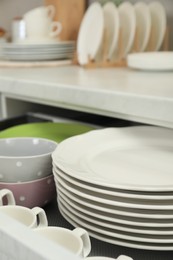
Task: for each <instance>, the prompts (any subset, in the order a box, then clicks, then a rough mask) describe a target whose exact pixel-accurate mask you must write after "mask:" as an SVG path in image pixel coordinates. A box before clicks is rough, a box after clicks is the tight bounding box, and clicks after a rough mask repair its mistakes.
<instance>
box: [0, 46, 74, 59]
mask: <svg viewBox="0 0 173 260" xmlns="http://www.w3.org/2000/svg"><path fill="white" fill-rule="evenodd" d="M73 55H74V44H72V43H69V44H68V43H66V42H64V43H63V42H62V43H60V44H56V43H54V44H41V45H40V44H6V45H3V47H2V57H3V58H4V59H7V60H19V61H25V60H30V61H35V60H36V61H37V60H55V59H63V58H64V59H65V58H72V57H73Z"/></svg>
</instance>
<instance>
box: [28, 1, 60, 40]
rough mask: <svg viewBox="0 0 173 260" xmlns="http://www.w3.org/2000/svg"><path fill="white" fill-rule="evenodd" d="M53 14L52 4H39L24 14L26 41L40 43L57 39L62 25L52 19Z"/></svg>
mask: <svg viewBox="0 0 173 260" xmlns="http://www.w3.org/2000/svg"><path fill="white" fill-rule="evenodd" d="M54 15H55V7H54V6H53V5H49V6H40V7H37V8H35V9H32V10H30V11H29V12H27V13H25V14H24V21H25V27H26V39H27V40H28V42H29V41H30V42H38V43H41V42H49V41H50V42H51V41H55V40H57V37H58V35H59V34H60V33H61V30H62V25H61V23H60V22H58V21H53V18H54Z"/></svg>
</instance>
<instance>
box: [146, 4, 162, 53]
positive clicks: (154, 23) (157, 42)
mask: <svg viewBox="0 0 173 260" xmlns="http://www.w3.org/2000/svg"><path fill="white" fill-rule="evenodd" d="M148 7H149V10H150V14H151V34H150V40H149V43H148V47H147V49H149V51H158V50H159V49H160V47H161V45H162V43H163V40H164V36H165V32H166V26H167V18H166V10H165V8H164V5H163V4H161V3H160V2H158V1H154V2H151V3H149V5H148Z"/></svg>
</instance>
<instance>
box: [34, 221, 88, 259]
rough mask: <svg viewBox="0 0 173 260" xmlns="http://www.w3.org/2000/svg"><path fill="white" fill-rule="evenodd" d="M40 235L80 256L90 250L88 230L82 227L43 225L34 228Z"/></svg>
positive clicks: (83, 255) (86, 254) (85, 254)
mask: <svg viewBox="0 0 173 260" xmlns="http://www.w3.org/2000/svg"><path fill="white" fill-rule="evenodd" d="M34 232H37V233H38V234H40V235H41V236H43V237H45V238H47V239H49V240H51V241H53V242H54V243H56V244H57V245H60V246H62V247H64V248H66V249H67V250H69V251H71V252H73V253H74V254H75V255H78V256H80V257H86V256H88V254H89V253H90V251H91V242H90V238H89V235H88V232H87V231H86V230H85V229H83V228H75V229H74V230H68V229H66V228H61V227H52V226H49V227H45V228H38V229H35V230H34Z"/></svg>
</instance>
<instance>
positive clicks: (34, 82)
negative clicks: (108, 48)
mask: <svg viewBox="0 0 173 260" xmlns="http://www.w3.org/2000/svg"><path fill="white" fill-rule="evenodd" d="M172 82H173V73H172V72H146V71H137V70H132V69H128V68H109V69H93V70H92V69H84V68H80V67H79V66H72V65H71V66H64V67H57V68H37V69H35V68H30V69H7V68H6V69H0V93H1V110H2V111H1V113H2V117H8V116H10V115H9V114H8V110H10V106H11V110H12V111H13V113H15V110H16V114H17V113H20V112H22V110H24V112H25V111H26V110H27V109H29V108H30V107H31V106H30V107H27V104H29V102H31V103H34V104H43V105H49V106H53V107H57V108H58V107H60V108H65V109H72V110H76V111H81V112H86V113H91V114H96V115H104V116H109V117H112V118H120V119H125V120H130V121H134V122H140V123H147V124H154V125H160V126H165V127H170V128H173V113H172V111H173V87H172ZM9 98H10V99H11V100H17V102H16V104H15V105H14V103H13V102H12V101H11V103H10V102H8V104H7V102H6V101H7V99H9ZM18 101H20V102H21V103H20V102H18ZM27 102H28V103H27Z"/></svg>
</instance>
